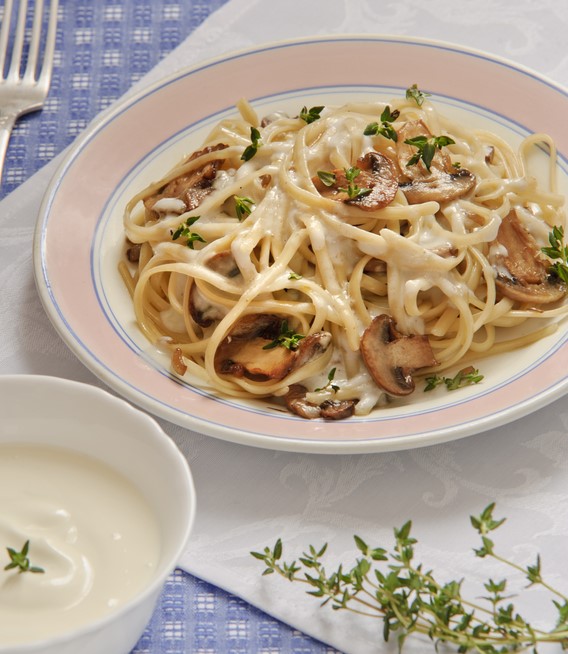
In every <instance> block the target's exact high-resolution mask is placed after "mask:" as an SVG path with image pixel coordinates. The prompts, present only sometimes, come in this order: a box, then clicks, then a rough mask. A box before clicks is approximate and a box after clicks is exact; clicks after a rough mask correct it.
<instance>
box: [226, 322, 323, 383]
mask: <svg viewBox="0 0 568 654" xmlns="http://www.w3.org/2000/svg"><path fill="white" fill-rule="evenodd" d="M282 323H283V319H282V318H281V317H280V316H276V315H273V314H249V315H246V316H243V317H242V318H241V319H240V320H238V321H237V322H236V323H235V325H234V326H233V329H232V330H231V331H230V333H229V334H228V335H227V336H226V337H225V338H224V340H223V341H222V342H221V343H220V345H219V347H218V348H217V352H216V353H215V370H216V371H217V372H218V373H219V374H223V375H233V376H235V377H246V378H248V379H251V380H253V381H267V380H271V379H272V380H277V381H278V380H281V379H284V377H286V376H287V375H289V374H290V373H291V372H292V371H293V370H297V369H298V368H300V367H301V366H303V365H305V364H307V363H308V362H310V361H312V360H314V359H315V358H317V357H319V356H320V355H321V354H323V353H324V352H325V351H326V350H327V349H328V347H329V346H330V344H331V334H330V333H329V332H316V333H315V334H310V335H309V336H306V337H304V338H302V339H301V340H300V341H299V343H298V346H297V348H296V349H294V350H291V349H288V348H287V347H284V346H280V345H277V346H275V347H269V348H267V345H270V344H271V343H273V342H274V340H275V339H277V338H278V336H279V335H280V329H281V326H282Z"/></svg>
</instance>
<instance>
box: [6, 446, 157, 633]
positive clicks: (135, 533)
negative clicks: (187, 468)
mask: <svg viewBox="0 0 568 654" xmlns="http://www.w3.org/2000/svg"><path fill="white" fill-rule="evenodd" d="M0 507H1V511H0V643H1V644H2V645H15V644H21V643H25V642H29V641H30V640H32V639H33V640H40V639H43V638H48V637H52V636H55V635H58V634H62V633H64V632H67V631H71V630H73V629H74V628H76V627H79V626H81V625H85V624H87V623H89V622H92V621H94V620H97V619H99V618H103V617H104V616H106V615H108V614H109V613H111V612H113V611H115V610H116V609H117V608H118V607H120V606H121V605H123V604H124V603H125V602H127V601H128V600H129V599H130V598H131V597H133V596H134V595H136V594H137V593H139V592H140V591H141V590H142V589H143V588H144V587H145V586H146V585H147V583H148V582H149V580H150V579H151V578H152V576H153V574H154V570H155V568H156V565H157V563H158V560H159V556H160V538H159V528H158V524H157V519H156V516H155V515H154V513H153V511H152V510H151V508H150V506H149V505H148V503H147V502H146V500H145V499H144V498H143V497H142V494H141V493H140V492H139V491H138V490H137V489H136V488H135V487H134V486H133V485H132V484H131V483H130V482H129V481H128V480H127V479H126V478H124V477H123V476H121V475H120V474H118V473H117V472H115V471H114V470H113V469H111V468H110V467H109V466H107V465H106V464H104V463H102V462H99V461H97V460H96V459H94V458H91V457H87V456H85V455H83V454H80V453H76V452H71V451H69V450H64V449H62V448H55V447H44V446H36V445H20V444H15V445H13V444H3V445H0ZM27 540H29V541H30V546H29V552H28V557H29V561H30V564H31V565H33V566H39V567H41V568H43V569H44V572H43V573H32V572H23V573H20V572H18V571H17V569H12V570H4V566H5V565H7V564H8V563H9V562H10V558H9V556H8V553H7V551H6V548H7V547H11V548H13V549H15V550H17V551H20V550H21V548H22V546H23V545H24V543H25V542H26V541H27Z"/></svg>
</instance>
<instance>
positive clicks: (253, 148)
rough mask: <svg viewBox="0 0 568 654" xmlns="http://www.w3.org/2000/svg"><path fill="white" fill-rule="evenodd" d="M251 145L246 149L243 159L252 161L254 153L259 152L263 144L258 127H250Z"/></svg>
mask: <svg viewBox="0 0 568 654" xmlns="http://www.w3.org/2000/svg"><path fill="white" fill-rule="evenodd" d="M250 141H251V142H250V145H249V146H247V147H246V148H245V149H244V152H243V154H242V155H241V159H242V160H243V161H250V159H252V158H253V157H254V155H255V154H256V153H257V152H258V148H260V146H261V145H262V141H261V140H260V132H259V131H258V129H257V128H256V127H251V128H250Z"/></svg>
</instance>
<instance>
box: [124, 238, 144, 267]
mask: <svg viewBox="0 0 568 654" xmlns="http://www.w3.org/2000/svg"><path fill="white" fill-rule="evenodd" d="M141 249H142V243H132V241H129V240H128V239H127V240H126V258H127V259H128V261H130V262H131V263H138V262H139V261H140V250H141Z"/></svg>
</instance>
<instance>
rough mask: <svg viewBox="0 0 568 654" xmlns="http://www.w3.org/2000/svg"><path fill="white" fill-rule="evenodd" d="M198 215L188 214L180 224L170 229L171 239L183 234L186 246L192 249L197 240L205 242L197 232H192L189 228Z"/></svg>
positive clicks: (197, 218) (173, 239)
mask: <svg viewBox="0 0 568 654" xmlns="http://www.w3.org/2000/svg"><path fill="white" fill-rule="evenodd" d="M199 218H200V216H190V217H189V218H188V219H187V220H185V221H184V222H183V223H181V225H180V226H179V227H178V228H177V229H176V230H175V232H174V231H170V233H171V235H172V241H177V240H178V238H180V237H181V236H183V237H184V238H185V239H186V243H185V244H186V245H187V247H188V248H190V249H191V250H193V248H194V246H195V242H196V241H199V242H200V243H206V240H205V239H204V238H203V237H202V236H200V235H199V234H197V232H192V231H191V230H190V229H189V228H190V227H191V226H192V225H193V224H194V223H195V222H196V221H197V220H199Z"/></svg>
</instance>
